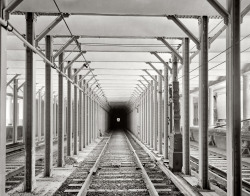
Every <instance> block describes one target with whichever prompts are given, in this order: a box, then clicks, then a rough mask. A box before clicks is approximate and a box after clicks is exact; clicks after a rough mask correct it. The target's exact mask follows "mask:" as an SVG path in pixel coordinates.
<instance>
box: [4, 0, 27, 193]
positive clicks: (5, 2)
mask: <svg viewBox="0 0 250 196" xmlns="http://www.w3.org/2000/svg"><path fill="white" fill-rule="evenodd" d="M6 5H7V0H2V1H1V2H0V14H1V16H2V10H3V9H4V8H5V7H6ZM29 41H30V40H29ZM6 42H7V31H6V30H5V29H4V28H3V27H2V26H0V47H1V48H0V130H1V131H0V157H1V159H0V165H1V167H0V195H5V172H6V171H5V168H6V80H7V78H6V75H7V43H6Z"/></svg>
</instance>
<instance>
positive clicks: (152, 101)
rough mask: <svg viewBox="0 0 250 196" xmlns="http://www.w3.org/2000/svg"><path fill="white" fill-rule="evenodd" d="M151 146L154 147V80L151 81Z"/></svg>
mask: <svg viewBox="0 0 250 196" xmlns="http://www.w3.org/2000/svg"><path fill="white" fill-rule="evenodd" d="M150 110H151V111H150V129H151V134H150V148H153V147H154V132H155V130H154V81H153V80H151V82H150Z"/></svg>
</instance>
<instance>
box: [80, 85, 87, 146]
mask: <svg viewBox="0 0 250 196" xmlns="http://www.w3.org/2000/svg"><path fill="white" fill-rule="evenodd" d="M82 85H83V92H82V108H81V110H82V147H83V148H85V147H86V103H85V102H86V95H85V89H86V88H85V85H86V80H83V81H82Z"/></svg>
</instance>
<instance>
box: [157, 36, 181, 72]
mask: <svg viewBox="0 0 250 196" xmlns="http://www.w3.org/2000/svg"><path fill="white" fill-rule="evenodd" d="M157 40H159V41H161V42H162V43H163V44H164V45H165V46H167V48H168V49H169V50H170V51H171V52H172V53H174V54H175V55H176V56H177V58H178V59H179V60H180V62H181V64H182V63H183V59H182V56H181V55H180V54H179V52H178V51H177V50H176V49H174V48H173V47H172V46H171V45H170V44H169V43H168V42H167V41H166V40H165V39H164V38H163V37H157ZM168 67H169V66H168Z"/></svg>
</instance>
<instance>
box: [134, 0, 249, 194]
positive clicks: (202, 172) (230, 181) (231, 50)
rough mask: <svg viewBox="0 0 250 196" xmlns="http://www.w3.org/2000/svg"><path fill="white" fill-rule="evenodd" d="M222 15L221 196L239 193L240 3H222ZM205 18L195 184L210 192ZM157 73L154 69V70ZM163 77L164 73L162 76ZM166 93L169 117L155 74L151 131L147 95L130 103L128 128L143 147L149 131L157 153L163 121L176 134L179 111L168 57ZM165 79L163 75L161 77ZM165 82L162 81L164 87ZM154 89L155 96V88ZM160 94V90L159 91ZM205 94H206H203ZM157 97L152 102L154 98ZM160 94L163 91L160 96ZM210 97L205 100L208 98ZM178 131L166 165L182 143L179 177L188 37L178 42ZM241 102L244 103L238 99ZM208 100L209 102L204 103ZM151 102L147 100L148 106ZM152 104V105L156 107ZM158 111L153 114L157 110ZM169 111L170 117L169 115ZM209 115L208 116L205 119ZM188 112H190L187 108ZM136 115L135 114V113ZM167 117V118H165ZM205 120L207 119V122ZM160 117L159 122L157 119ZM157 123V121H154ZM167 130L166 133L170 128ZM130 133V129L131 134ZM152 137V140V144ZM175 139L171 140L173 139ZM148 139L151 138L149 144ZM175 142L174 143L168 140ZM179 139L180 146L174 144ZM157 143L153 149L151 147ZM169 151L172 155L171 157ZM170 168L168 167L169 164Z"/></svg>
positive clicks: (186, 169)
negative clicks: (180, 54)
mask: <svg viewBox="0 0 250 196" xmlns="http://www.w3.org/2000/svg"><path fill="white" fill-rule="evenodd" d="M227 6H228V11H229V14H230V19H229V25H228V27H227V47H226V48H228V49H227V57H226V59H227V60H226V70H227V73H226V92H227V103H226V105H227V106H226V108H227V112H226V113H227V163H228V164H227V165H228V169H227V195H241V188H242V187H241V186H242V185H241V184H242V182H241V107H240V105H241V104H240V102H241V99H240V96H241V95H240V94H241V93H240V89H241V88H240V74H241V73H240V2H239V1H236V0H228V1H227ZM208 22H209V20H208V17H207V16H202V17H201V18H200V66H199V185H200V186H201V187H202V188H203V189H210V184H209V176H208V126H209V122H210V125H211V123H212V122H213V118H212V114H211V113H212V110H213V104H212V99H213V97H212V96H213V95H212V89H210V90H209V86H208V50H209V41H208ZM159 72H160V71H159ZM166 74H167V72H166ZM172 78H173V82H172V88H173V89H172V90H173V92H172V93H171V92H170V93H169V97H171V94H172V98H173V100H172V106H173V108H171V106H170V107H169V108H168V109H169V111H170V112H169V113H167V112H166V111H165V112H164V116H163V114H162V98H161V91H162V87H161V82H162V79H161V75H159V76H158V81H156V80H155V85H154V104H153V106H154V117H155V118H154V119H153V120H151V124H153V129H152V128H151V126H148V125H147V123H146V121H145V118H143V117H144V116H145V115H147V113H148V111H147V109H145V108H146V104H147V103H146V101H147V99H146V98H145V97H147V94H146V93H145V92H146V90H145V91H144V92H141V94H140V96H137V98H136V99H135V100H133V102H132V105H131V114H130V121H131V123H132V124H135V125H133V126H132V127H131V129H132V128H134V127H137V126H138V125H140V129H139V130H140V134H139V139H140V140H141V141H142V142H144V143H145V144H148V145H150V142H148V140H147V139H146V137H145V135H146V133H147V132H151V133H150V135H151V134H152V135H153V136H154V138H153V148H154V150H157V151H158V153H160V154H161V153H162V134H163V133H164V135H165V136H167V133H168V130H166V127H167V126H166V121H168V117H169V119H170V124H172V122H173V125H172V126H171V125H170V132H171V131H172V132H173V135H175V134H177V133H178V132H179V131H180V111H179V95H178V94H179V92H178V88H179V87H178V80H177V61H176V57H175V56H174V57H173V73H172ZM164 79H165V80H166V76H165V78H164ZM164 84H165V85H166V84H167V83H166V82H165V83H164ZM157 87H158V90H157V91H158V92H156V88H157ZM164 90H165V91H166V88H164ZM209 91H210V93H208V92H209ZM156 93H158V99H157V95H156ZM165 93H166V92H165ZM209 95H210V96H209ZM182 96H183V104H182V106H183V107H182V110H183V112H182V113H183V129H182V137H183V138H182V140H178V139H177V137H176V138H175V136H171V137H172V139H173V140H172V139H171V143H170V148H173V149H170V155H171V157H169V159H170V162H171V161H172V162H175V160H174V159H175V158H174V157H175V153H177V152H174V149H175V144H174V143H175V142H176V141H177V145H183V155H182V156H183V163H182V160H180V161H181V168H182V171H183V173H184V174H190V165H189V163H190V152H189V149H190V146H189V128H190V117H189V114H190V110H189V106H190V103H189V96H190V94H189V39H188V38H185V39H184V40H183V91H182ZM167 97H168V96H166V95H165V94H164V104H165V105H166V104H168V100H167ZM244 101H245V102H246V100H244ZM209 102H210V104H209ZM150 103H151V102H150ZM157 105H158V107H157ZM134 108H137V109H139V111H140V112H139V115H140V116H141V117H140V123H139V124H138V122H135V121H134V120H133V119H134V117H135V116H136V113H135V110H134ZM157 110H158V112H157ZM172 110H173V116H172V114H171V111H172ZM208 111H210V115H208ZM191 112H192V110H191ZM137 115H138V114H137ZM168 115H169V116H168ZM209 116H210V118H209ZM163 118H164V120H163ZM157 119H158V122H157ZM162 120H163V121H164V130H163V129H162ZM171 129H172V130H171ZM132 131H133V130H132ZM157 136H158V140H157ZM175 139H176V140H175ZM166 140H167V139H166V138H165V137H164V151H165V152H164V153H163V155H164V158H167V155H166V154H168V146H167V141H166ZM150 141H151V140H150ZM174 141H175V142H174ZM179 141H181V143H179ZM157 144H158V146H157ZM171 151H173V153H171ZM170 164H171V163H170ZM178 164H179V163H178Z"/></svg>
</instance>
